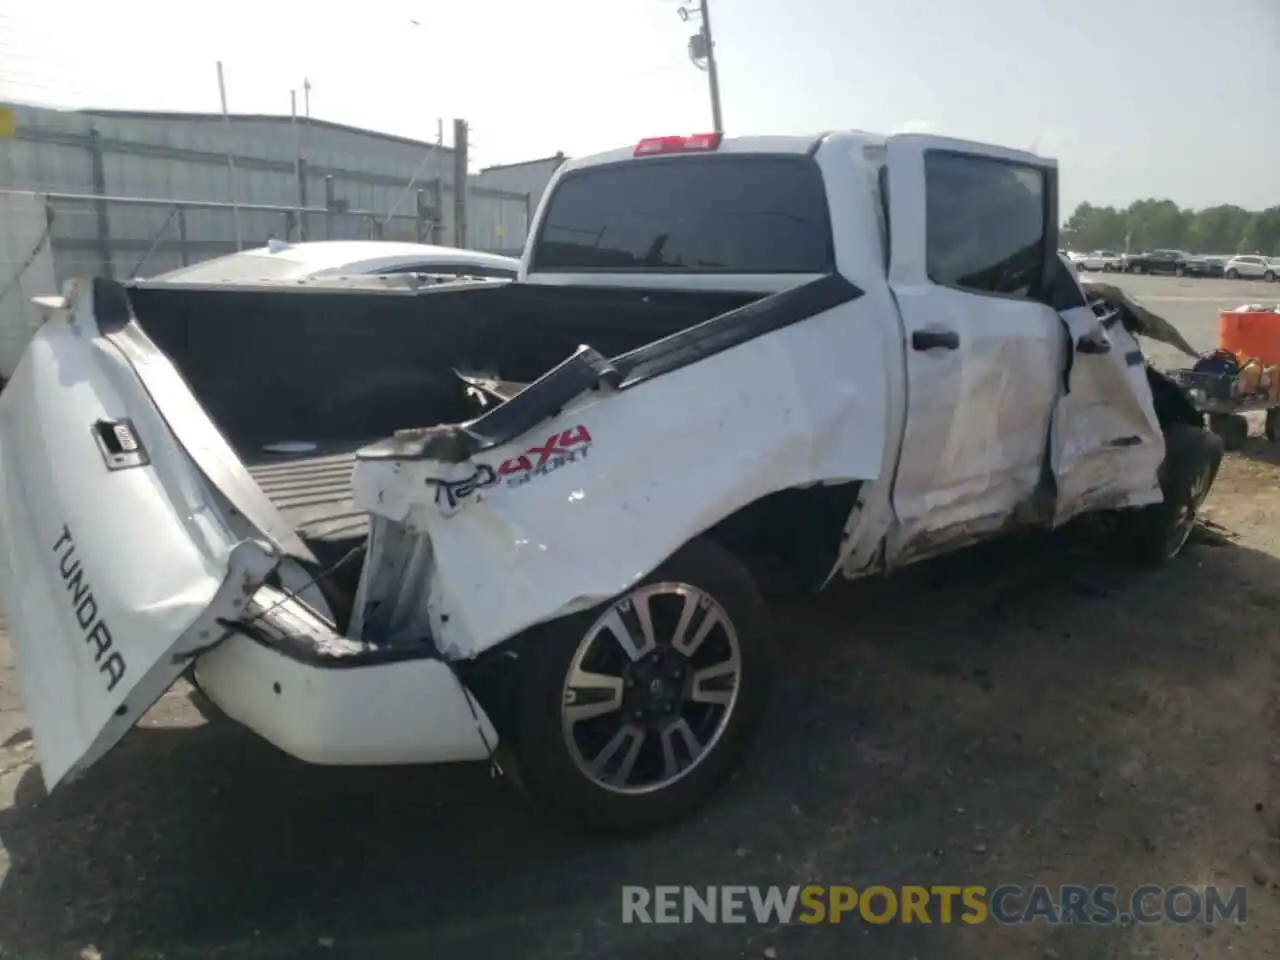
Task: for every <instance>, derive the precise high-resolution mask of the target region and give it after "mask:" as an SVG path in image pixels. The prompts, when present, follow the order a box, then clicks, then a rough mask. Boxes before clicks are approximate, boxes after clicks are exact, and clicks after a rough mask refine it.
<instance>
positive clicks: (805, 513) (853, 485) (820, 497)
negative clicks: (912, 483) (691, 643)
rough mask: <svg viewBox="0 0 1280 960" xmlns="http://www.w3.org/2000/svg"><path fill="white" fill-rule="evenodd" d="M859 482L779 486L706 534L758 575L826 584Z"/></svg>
mask: <svg viewBox="0 0 1280 960" xmlns="http://www.w3.org/2000/svg"><path fill="white" fill-rule="evenodd" d="M861 489H862V482H861V481H854V482H849V483H841V484H835V485H830V486H815V487H806V488H804V489H800V490H797V489H792V490H779V491H777V492H775V493H771V494H768V495H767V496H764V497H761V498H760V499H759V500H756V501H754V502H752V503H749V504H747V505H746V506H745V507H742V508H741V509H739V510H737V511H735V512H734V513H732V514H730V515H729V516H727V517H725V518H724V519H723V520H721V521H720V522H719V523H717V524H716V525H715V526H713V527H712V528H711V529H710V530H708V531H706V533H705V534H703V535H704V536H706V537H709V538H710V539H712V540H715V541H716V542H717V543H719V544H720V545H721V546H723V547H724V548H725V549H726V550H729V551H730V552H731V553H733V554H734V555H735V556H737V557H738V558H739V559H740V560H742V562H743V563H745V564H747V565H748V567H750V568H752V572H753V573H754V574H755V575H756V576H757V578H758V579H762V580H766V581H769V583H770V584H771V585H778V586H783V585H785V586H786V587H789V588H793V589H801V590H816V589H817V588H818V587H820V586H821V585H822V581H823V579H824V578H825V577H826V575H827V573H828V571H829V570H830V569H831V565H832V564H833V563H834V562H835V559H836V554H837V552H838V551H839V549H840V544H841V542H842V541H843V539H844V526H845V521H846V520H848V518H849V514H850V513H851V512H852V511H853V507H854V504H855V503H856V502H857V499H858V494H859V492H860V491H861Z"/></svg>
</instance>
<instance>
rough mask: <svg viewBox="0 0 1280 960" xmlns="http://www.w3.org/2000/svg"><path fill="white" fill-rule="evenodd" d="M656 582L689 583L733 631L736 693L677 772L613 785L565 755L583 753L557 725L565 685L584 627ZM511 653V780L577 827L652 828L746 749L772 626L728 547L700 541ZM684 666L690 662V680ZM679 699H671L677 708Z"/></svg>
mask: <svg viewBox="0 0 1280 960" xmlns="http://www.w3.org/2000/svg"><path fill="white" fill-rule="evenodd" d="M659 583H676V584H685V585H688V586H691V587H695V588H697V589H698V590H700V591H702V592H703V593H704V594H705V595H707V596H709V597H711V598H712V599H713V600H714V601H715V603H716V604H718V605H719V608H720V609H721V610H722V611H723V613H724V616H725V618H726V619H727V620H728V621H729V623H730V624H731V625H732V628H733V630H734V631H735V633H736V638H737V650H738V657H739V662H740V668H739V670H740V672H739V675H738V681H737V687H736V689H737V695H736V698H735V699H734V701H733V703H732V705H731V706H729V707H728V708H727V709H726V716H727V719H725V720H724V721H723V726H722V727H721V728H720V730H719V733H718V734H717V735H716V736H717V739H715V740H714V742H712V744H711V745H710V746H709V747H707V748H706V751H705V752H704V753H702V754H701V755H700V756H699V757H698V758H697V760H696V762H692V763H691V765H690V766H689V767H688V768H687V769H686V770H685V771H684V772H683V773H681V774H680V775H678V776H677V777H675V778H673V779H671V780H670V782H664V783H662V784H661V785H659V786H655V787H653V788H652V789H650V790H649V791H648V792H622V791H620V790H617V789H612V788H610V787H608V786H606V785H604V784H601V783H600V782H598V781H596V780H594V779H592V778H591V776H589V774H588V773H587V771H585V770H584V769H582V767H581V766H580V765H579V760H578V759H575V753H574V751H575V750H577V752H578V755H579V756H580V757H581V756H582V755H583V751H582V749H581V747H580V746H575V747H572V748H571V747H570V743H569V740H570V737H571V736H572V734H570V733H567V732H566V729H565V726H564V719H563V710H564V705H565V701H566V695H567V693H568V687H567V683H568V678H569V676H570V670H571V668H572V666H573V664H574V662H575V658H576V657H577V656H578V655H579V648H580V646H582V645H583V644H584V642H585V641H586V638H587V636H588V635H589V631H590V630H591V628H592V625H593V624H595V623H597V621H598V620H599V619H600V618H601V617H602V616H604V615H605V614H606V613H607V612H609V611H610V610H611V609H612V608H613V606H614V604H615V603H618V602H619V601H620V600H623V599H625V598H630V597H634V596H636V595H637V592H638V591H639V590H642V589H643V588H645V587H646V586H650V585H653V584H659ZM699 609H700V610H701V609H704V608H699ZM690 629H691V630H692V629H693V628H692V627H690ZM667 646H668V649H670V646H669V645H667ZM521 656H522V658H523V659H524V660H525V667H524V671H523V674H522V676H521V683H520V695H519V705H518V711H517V718H516V730H515V743H514V747H513V754H514V757H515V760H516V762H517V764H518V770H517V779H518V780H519V782H520V783H521V784H522V786H523V788H524V789H525V791H526V792H527V793H528V794H530V795H531V796H533V797H535V798H536V799H538V800H540V801H542V802H543V803H545V804H547V805H548V806H549V807H551V808H553V809H554V810H556V811H557V812H559V813H560V814H562V815H564V816H565V817H567V818H569V819H571V820H573V821H574V822H576V823H577V824H579V825H580V826H583V827H585V828H587V829H588V830H592V831H596V832H601V833H609V834H638V833H644V832H647V831H650V830H654V829H657V828H658V827H662V826H665V825H667V824H670V823H672V822H674V821H676V820H679V819H680V818H682V817H684V816H685V815H687V814H688V813H690V812H691V811H692V810H694V809H695V808H696V807H698V806H699V805H701V804H702V803H703V802H704V801H706V800H707V799H709V797H710V796H711V795H712V794H713V793H714V792H715V790H716V788H717V787H719V786H720V785H721V784H722V783H723V782H724V781H725V780H726V779H727V778H728V777H729V776H730V775H731V774H732V773H733V772H734V770H735V769H736V768H737V767H738V766H739V764H740V763H741V761H742V759H743V757H744V755H745V754H746V752H747V750H748V748H749V746H750V744H751V741H752V739H753V737H754V734H755V732H756V730H757V729H758V727H759V725H760V721H761V718H762V717H763V714H764V710H765V706H766V704H767V702H768V698H769V692H770V688H771V687H772V682H773V671H774V663H773V631H772V626H771V624H770V622H769V616H768V611H767V609H766V607H765V604H764V600H763V598H762V596H761V593H760V590H759V589H758V587H757V586H756V584H755V582H754V581H753V580H752V578H751V576H750V575H749V574H748V573H747V570H746V568H745V567H744V566H743V565H742V564H741V563H740V562H739V561H738V559H737V558H736V557H734V556H733V554H731V553H729V552H728V551H727V550H725V549H724V548H723V547H721V546H720V545H719V544H717V543H715V542H714V541H711V540H707V539H702V538H698V539H695V540H692V541H690V542H689V543H687V544H686V545H685V546H684V547H682V548H681V549H680V550H679V551H677V552H676V553H675V554H674V555H673V556H672V557H671V558H669V559H668V560H667V561H666V562H665V563H663V564H662V566H660V567H659V568H658V569H657V570H656V571H654V572H653V573H652V574H650V575H649V576H648V577H646V578H645V580H644V581H642V582H641V583H640V584H638V585H637V587H636V588H633V589H632V590H630V591H628V592H627V593H626V594H623V595H622V597H618V598H614V599H613V600H611V601H609V602H608V603H604V604H601V605H600V606H599V607H596V608H595V609H593V610H589V611H586V612H584V613H581V614H574V615H572V616H569V617H565V618H563V619H561V620H557V621H555V622H553V623H550V624H546V625H543V626H541V627H538V628H535V629H534V630H531V631H530V632H529V633H528V634H527V635H526V637H525V638H524V639H523V643H522V649H521ZM693 671H694V667H693V665H692V662H690V664H689V666H688V669H687V675H688V677H689V678H690V680H691V679H692V675H693ZM646 685H647V682H646V681H642V682H641V683H640V687H645V686H646ZM686 690H687V685H686ZM620 695H621V696H625V694H620ZM623 702H625V701H623ZM686 702H687V701H686V700H684V699H682V700H681V704H682V705H683V704H684V703H686ZM607 716H608V717H610V718H611V717H612V714H608V715H607ZM598 719H606V718H604V717H602V718H598ZM585 722H587V723H590V722H592V721H585ZM611 722H613V721H612V720H611V719H609V720H606V723H611ZM570 729H573V730H576V729H577V728H576V727H573V728H570ZM619 730H621V727H619ZM653 736H655V734H653V733H647V734H645V735H644V737H645V739H644V741H643V743H644V744H645V746H644V747H643V748H640V749H641V756H646V754H645V751H648V750H650V749H651V748H652V747H653V746H655V745H656V744H657V743H658V742H659V741H655V740H653ZM601 752H602V753H603V752H604V751H603V750H602V751H601ZM618 752H621V751H618ZM639 765H641V764H640V761H637V766H639Z"/></svg>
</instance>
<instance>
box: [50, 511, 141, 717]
mask: <svg viewBox="0 0 1280 960" xmlns="http://www.w3.org/2000/svg"><path fill="white" fill-rule="evenodd" d="M53 552H54V554H55V555H57V556H58V572H59V573H61V574H62V582H63V584H64V585H65V586H66V588H67V592H68V593H70V594H71V604H72V607H73V609H74V610H75V615H76V623H77V624H78V625H79V626H80V630H81V632H82V633H83V634H84V642H85V643H86V644H88V645H89V646H91V647H92V648H93V651H94V652H93V662H94V663H96V664H97V665H98V672H99V673H103V674H106V676H107V678H108V679H107V692H108V693H110V692H111V691H113V690H115V688H116V685H117V684H118V683H119V682H120V681H121V680H123V679H124V674H125V663H124V657H122V656H121V655H120V653H119V651H117V650H113V649H112V642H111V628H110V627H108V626H107V624H106V621H105V620H103V619H101V617H99V615H98V601H97V600H95V599H94V596H93V590H92V589H91V588H90V586H89V584H88V583H86V582H85V579H84V570H83V569H81V567H80V560H79V559H78V558H77V557H76V544H75V541H74V540H73V539H72V537H71V528H70V527H69V526H67V525H65V524H64V525H63V527H62V535H61V536H60V537H58V539H57V541H56V542H55V543H54V545H53Z"/></svg>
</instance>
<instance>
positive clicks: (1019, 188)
mask: <svg viewBox="0 0 1280 960" xmlns="http://www.w3.org/2000/svg"><path fill="white" fill-rule="evenodd" d="M1045 189H1046V188H1045V175H1044V172H1043V171H1042V170H1038V169H1036V168H1034V167H1026V166H1021V165H1018V164H1013V163H1004V162H1002V161H999V160H993V159H990V158H987V157H975V156H964V155H959V154H951V153H941V152H931V153H928V154H926V155H925V219H926V228H925V230H926V244H927V256H928V271H929V277H930V279H932V280H933V281H934V282H935V283H939V284H943V285H945V286H952V287H960V288H962V289H965V290H973V291H975V292H979V293H997V294H1005V295H1011V296H1034V295H1036V294H1037V293H1038V292H1039V291H1040V290H1041V289H1042V288H1043V279H1044V277H1043V272H1044V263H1045V243H1046V242H1047V239H1048V238H1047V236H1046V232H1047V231H1046V223H1045Z"/></svg>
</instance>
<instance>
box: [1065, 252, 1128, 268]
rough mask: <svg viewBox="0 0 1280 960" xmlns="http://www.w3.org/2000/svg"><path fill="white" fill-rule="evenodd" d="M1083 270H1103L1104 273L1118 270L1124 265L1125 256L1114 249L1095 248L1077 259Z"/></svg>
mask: <svg viewBox="0 0 1280 960" xmlns="http://www.w3.org/2000/svg"><path fill="white" fill-rule="evenodd" d="M1077 265H1078V266H1079V267H1080V269H1081V270H1101V271H1102V272H1103V273H1111V272H1113V271H1118V270H1120V269H1121V267H1122V266H1123V265H1124V257H1123V256H1122V255H1121V254H1119V253H1116V252H1115V251H1114V250H1095V251H1093V253H1086V254H1084V255H1083V256H1082V257H1080V258H1079V260H1078V261H1077Z"/></svg>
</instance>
